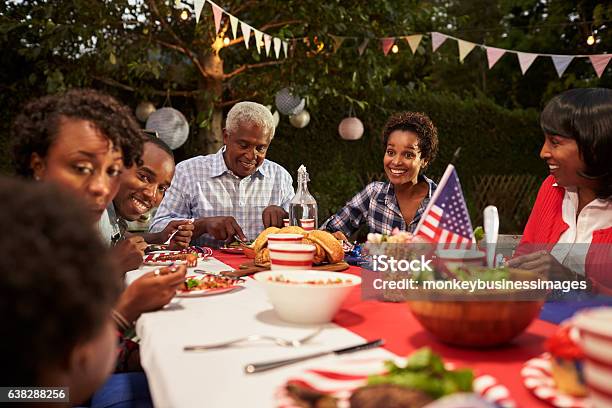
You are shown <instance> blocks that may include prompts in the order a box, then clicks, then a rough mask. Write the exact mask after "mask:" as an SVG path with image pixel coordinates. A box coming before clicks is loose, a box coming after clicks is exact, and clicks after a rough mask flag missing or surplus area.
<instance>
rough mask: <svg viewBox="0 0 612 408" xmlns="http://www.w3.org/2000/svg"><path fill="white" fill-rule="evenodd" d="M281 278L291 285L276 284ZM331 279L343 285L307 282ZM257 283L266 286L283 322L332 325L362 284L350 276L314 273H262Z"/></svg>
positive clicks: (347, 274)
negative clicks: (349, 298)
mask: <svg viewBox="0 0 612 408" xmlns="http://www.w3.org/2000/svg"><path fill="white" fill-rule="evenodd" d="M279 277H280V278H284V279H287V280H290V281H291V283H283V282H276V281H274V279H277V278H279ZM329 279H332V280H336V279H341V280H342V281H343V283H333V284H312V283H306V282H309V281H310V282H312V281H321V280H322V281H327V280H329ZM255 280H257V281H258V282H260V284H261V285H263V286H264V287H265V289H266V292H267V294H268V298H269V300H270V302H271V303H272V305H273V306H274V310H275V311H276V313H277V314H278V316H279V317H280V318H281V319H283V320H285V321H287V322H292V323H302V324H320V323H327V322H330V321H331V320H332V318H333V317H334V315H335V314H336V313H337V312H338V309H340V305H341V304H342V302H343V301H344V299H345V298H346V297H347V296H348V294H349V292H350V291H351V289H352V288H353V287H355V286H357V285H360V284H361V278H360V277H359V276H355V275H351V274H349V273H341V272H327V271H312V270H274V271H268V272H259V273H258V274H256V275H255ZM349 281H350V282H349Z"/></svg>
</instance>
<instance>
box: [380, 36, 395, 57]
mask: <svg viewBox="0 0 612 408" xmlns="http://www.w3.org/2000/svg"><path fill="white" fill-rule="evenodd" d="M394 42H395V38H394V37H388V38H381V39H380V46H381V47H382V50H383V53H384V54H385V55H387V54H389V51H390V50H391V47H393V43H394Z"/></svg>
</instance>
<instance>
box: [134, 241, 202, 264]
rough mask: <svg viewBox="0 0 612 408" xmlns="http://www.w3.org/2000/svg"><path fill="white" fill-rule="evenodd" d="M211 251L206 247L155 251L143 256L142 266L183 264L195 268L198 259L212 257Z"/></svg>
mask: <svg viewBox="0 0 612 408" xmlns="http://www.w3.org/2000/svg"><path fill="white" fill-rule="evenodd" d="M212 253H213V252H212V249H210V248H208V247H200V246H190V247H187V248H185V249H182V250H180V251H157V252H154V253H150V254H147V255H145V257H144V260H143V264H144V265H171V264H179V265H180V264H185V265H187V266H189V267H193V266H197V263H198V259H206V258H208V257H210V256H212Z"/></svg>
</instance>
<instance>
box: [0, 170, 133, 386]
mask: <svg viewBox="0 0 612 408" xmlns="http://www.w3.org/2000/svg"><path fill="white" fill-rule="evenodd" d="M88 217H89V216H88V214H87V211H86V210H85V209H84V208H82V206H81V204H80V203H79V202H78V200H75V198H74V197H73V196H72V195H70V194H69V193H67V192H63V191H60V190H59V188H58V187H56V186H54V185H52V184H51V183H35V182H32V181H27V180H19V179H15V178H13V179H8V178H0V225H2V234H1V235H0V247H1V248H2V250H3V255H2V256H1V257H0V271H2V273H0V314H1V316H2V324H1V325H0V338H2V353H0V365H1V366H2V367H10V370H1V374H0V384H13V385H22V386H25V385H29V386H32V385H36V384H38V383H37V380H39V379H40V376H41V374H43V373H44V372H45V371H48V370H49V369H52V368H55V367H58V366H59V365H60V364H64V363H65V361H66V359H67V358H68V356H69V354H70V352H71V351H72V350H73V349H74V347H75V346H76V345H77V344H79V343H81V342H84V341H88V340H91V339H93V338H94V337H95V336H97V335H98V333H100V330H101V329H102V328H103V325H104V324H105V323H106V322H107V321H108V319H109V316H110V313H111V308H112V307H113V305H114V304H115V303H116V301H117V298H118V296H119V293H120V291H121V280H120V279H119V274H118V273H117V271H116V270H115V267H114V263H112V261H111V260H110V258H109V256H108V248H107V247H106V246H105V245H104V244H103V243H102V242H101V240H100V239H99V238H98V236H99V234H98V233H97V231H95V228H94V227H93V225H91V223H90V222H87V219H88Z"/></svg>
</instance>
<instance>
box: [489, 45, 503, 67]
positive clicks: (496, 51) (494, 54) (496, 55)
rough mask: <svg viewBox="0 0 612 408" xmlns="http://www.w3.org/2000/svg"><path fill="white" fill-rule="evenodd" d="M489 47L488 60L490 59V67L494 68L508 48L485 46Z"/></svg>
mask: <svg viewBox="0 0 612 408" xmlns="http://www.w3.org/2000/svg"><path fill="white" fill-rule="evenodd" d="M485 48H486V49H487V61H489V69H491V68H493V65H495V64H496V63H497V61H499V59H500V58H501V57H502V55H504V54H505V53H506V50H503V49H501V48H494V47H485Z"/></svg>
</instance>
